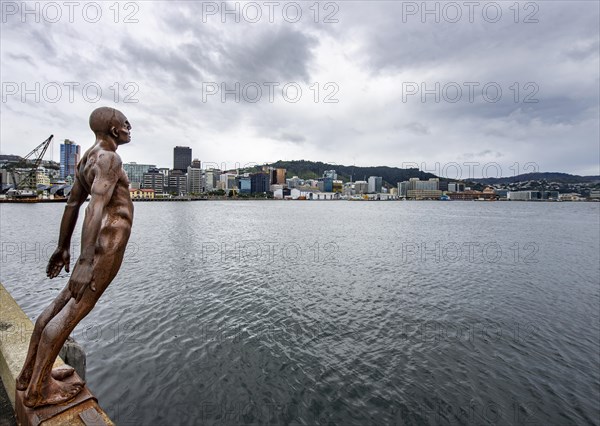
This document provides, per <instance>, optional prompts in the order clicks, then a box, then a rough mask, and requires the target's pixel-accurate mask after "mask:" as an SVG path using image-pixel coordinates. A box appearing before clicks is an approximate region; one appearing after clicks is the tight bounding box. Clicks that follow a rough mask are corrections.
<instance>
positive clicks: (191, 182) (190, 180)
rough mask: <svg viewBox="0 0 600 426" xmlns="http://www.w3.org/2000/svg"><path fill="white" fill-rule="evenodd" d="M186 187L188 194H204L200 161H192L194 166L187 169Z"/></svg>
mask: <svg viewBox="0 0 600 426" xmlns="http://www.w3.org/2000/svg"><path fill="white" fill-rule="evenodd" d="M186 185H187V187H186V190H187V193H188V194H200V193H202V169H201V168H200V161H199V160H194V161H192V164H191V165H190V166H189V167H188V168H187V183H186Z"/></svg>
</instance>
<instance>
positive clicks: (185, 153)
mask: <svg viewBox="0 0 600 426" xmlns="http://www.w3.org/2000/svg"><path fill="white" fill-rule="evenodd" d="M191 165H192V148H190V147H188V146H176V147H175V148H173V170H180V171H182V172H183V173H186V172H187V168H188V167H189V166H191Z"/></svg>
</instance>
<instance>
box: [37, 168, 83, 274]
mask: <svg viewBox="0 0 600 426" xmlns="http://www.w3.org/2000/svg"><path fill="white" fill-rule="evenodd" d="M87 196H88V193H87V191H86V190H85V189H84V188H83V186H82V185H81V183H80V182H79V178H78V177H76V178H75V183H74V184H73V188H71V193H70V194H69V199H68V200H67V205H66V206H65V212H64V213H63V217H62V220H61V222H60V235H59V237H58V247H57V248H56V250H55V251H54V253H53V254H52V256H50V260H49V261H48V266H47V267H46V275H48V277H49V278H54V277H56V276H57V275H58V274H59V273H60V271H61V269H62V268H63V266H64V268H65V270H66V271H67V272H69V263H70V260H71V255H70V252H69V249H70V246H71V236H72V235H73V230H74V229H75V224H76V223H77V217H78V216H79V208H80V207H81V205H82V204H83V202H84V201H85V199H86V198H87Z"/></svg>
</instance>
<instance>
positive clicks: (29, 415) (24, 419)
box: [15, 373, 98, 426]
mask: <svg viewBox="0 0 600 426" xmlns="http://www.w3.org/2000/svg"><path fill="white" fill-rule="evenodd" d="M75 380H80V379H79V376H77V373H74V374H73V376H71V377H69V378H67V379H66V380H65V382H70V381H75ZM24 397H25V392H24V391H17V394H16V400H15V412H16V415H17V424H19V425H20V426H38V425H39V424H41V423H42V422H45V421H48V420H50V419H52V418H54V417H56V416H58V415H60V414H61V413H64V412H65V411H67V410H71V409H72V408H73V407H76V406H78V405H81V404H83V403H84V402H86V401H89V400H93V401H94V402H98V400H97V399H96V397H95V396H94V395H92V393H91V392H90V390H89V389H88V387H87V386H84V387H83V389H82V390H81V392H79V393H78V394H77V396H75V397H74V398H73V399H71V400H70V401H67V402H65V403H63V404H59V405H45V406H43V407H37V408H29V407H27V406H26V405H25V404H23V398H24ZM82 408H83V407H82ZM86 408H87V407H86ZM84 410H85V408H84ZM82 411H83V410H82Z"/></svg>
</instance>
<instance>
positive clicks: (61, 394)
mask: <svg viewBox="0 0 600 426" xmlns="http://www.w3.org/2000/svg"><path fill="white" fill-rule="evenodd" d="M126 231H128V230H126ZM107 234H108V235H109V236H111V237H112V238H107V236H105V235H104V234H103V233H101V234H100V237H99V239H98V242H99V244H98V245H99V247H98V249H97V252H96V253H97V254H96V258H95V260H94V272H93V273H94V283H95V285H96V291H93V290H91V289H90V288H89V287H88V288H87V289H86V290H85V292H84V293H83V296H82V297H81V300H80V301H79V303H75V299H73V298H71V299H69V300H68V302H67V303H66V305H65V306H64V308H63V309H62V310H61V311H60V312H58V313H57V314H56V315H55V316H54V318H52V319H51V320H50V322H49V323H48V324H47V325H46V327H45V328H44V330H43V331H42V333H41V336H40V339H39V346H38V350H37V356H36V360H35V366H34V369H33V374H32V377H31V381H30V383H29V387H28V388H27V391H26V392H25V397H24V399H23V402H24V403H25V405H26V406H28V407H38V406H42V405H49V404H60V403H62V402H66V401H68V400H69V399H71V398H73V397H74V396H76V395H77V394H78V393H79V392H80V391H81V389H82V388H83V385H84V383H83V382H80V383H77V382H69V383H66V382H61V381H59V380H56V379H55V378H53V377H52V374H51V370H52V364H53V363H54V360H55V359H56V357H57V356H58V353H59V352H60V349H61V348H62V347H63V345H64V343H65V341H66V340H67V337H69V335H70V334H71V332H72V331H73V329H74V328H75V326H77V324H78V323H79V322H80V321H81V320H82V319H83V318H84V317H85V316H86V315H87V314H88V313H89V312H90V311H91V310H92V309H93V308H94V306H95V305H96V302H97V301H98V299H100V296H102V293H104V291H105V290H106V288H107V287H108V285H109V284H110V283H111V282H112V280H113V278H114V277H115V276H116V275H117V272H118V271H119V267H120V266H121V262H122V261H123V254H124V253H125V245H126V244H127V238H128V237H129V233H128V232H125V231H124V232H123V233H122V234H119V233H115V232H113V233H112V235H111V234H109V233H108V232H107ZM119 243H120V244H119ZM67 288H68V284H67Z"/></svg>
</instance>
